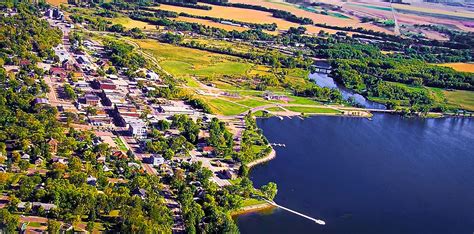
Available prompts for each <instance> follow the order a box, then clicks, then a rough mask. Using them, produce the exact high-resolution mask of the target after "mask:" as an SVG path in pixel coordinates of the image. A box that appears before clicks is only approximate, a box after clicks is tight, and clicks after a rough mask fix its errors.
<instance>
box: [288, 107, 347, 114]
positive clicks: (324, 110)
mask: <svg viewBox="0 0 474 234" xmlns="http://www.w3.org/2000/svg"><path fill="white" fill-rule="evenodd" d="M285 108H286V109H288V110H290V111H294V112H300V113H305V114H324V113H327V114H340V113H342V112H341V111H338V110H334V109H331V108H324V107H305V106H286V107H285Z"/></svg>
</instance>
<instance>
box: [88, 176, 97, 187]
mask: <svg viewBox="0 0 474 234" xmlns="http://www.w3.org/2000/svg"><path fill="white" fill-rule="evenodd" d="M87 184H88V185H92V186H96V185H97V178H95V177H93V176H91V175H89V176H88V177H87Z"/></svg>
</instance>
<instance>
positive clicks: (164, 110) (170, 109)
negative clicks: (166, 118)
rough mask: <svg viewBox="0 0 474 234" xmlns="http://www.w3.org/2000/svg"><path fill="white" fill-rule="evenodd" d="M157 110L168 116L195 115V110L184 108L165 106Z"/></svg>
mask: <svg viewBox="0 0 474 234" xmlns="http://www.w3.org/2000/svg"><path fill="white" fill-rule="evenodd" d="M157 110H158V111H159V112H160V113H164V114H167V115H177V114H183V115H193V114H194V110H193V109H191V108H186V107H184V106H164V105H160V106H159V107H158V108H157Z"/></svg>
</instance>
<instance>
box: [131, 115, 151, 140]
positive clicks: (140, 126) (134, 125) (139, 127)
mask: <svg viewBox="0 0 474 234" xmlns="http://www.w3.org/2000/svg"><path fill="white" fill-rule="evenodd" d="M125 121H126V122H127V124H128V131H129V132H130V134H132V136H134V137H136V138H144V137H146V135H147V132H148V128H147V126H146V123H145V122H144V121H143V120H141V119H137V118H126V120H125Z"/></svg>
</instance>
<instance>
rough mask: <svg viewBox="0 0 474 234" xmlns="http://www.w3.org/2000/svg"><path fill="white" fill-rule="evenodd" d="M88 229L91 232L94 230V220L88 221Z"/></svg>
mask: <svg viewBox="0 0 474 234" xmlns="http://www.w3.org/2000/svg"><path fill="white" fill-rule="evenodd" d="M86 230H87V231H88V232H90V233H92V231H93V230H94V220H91V221H89V222H87V225H86Z"/></svg>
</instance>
